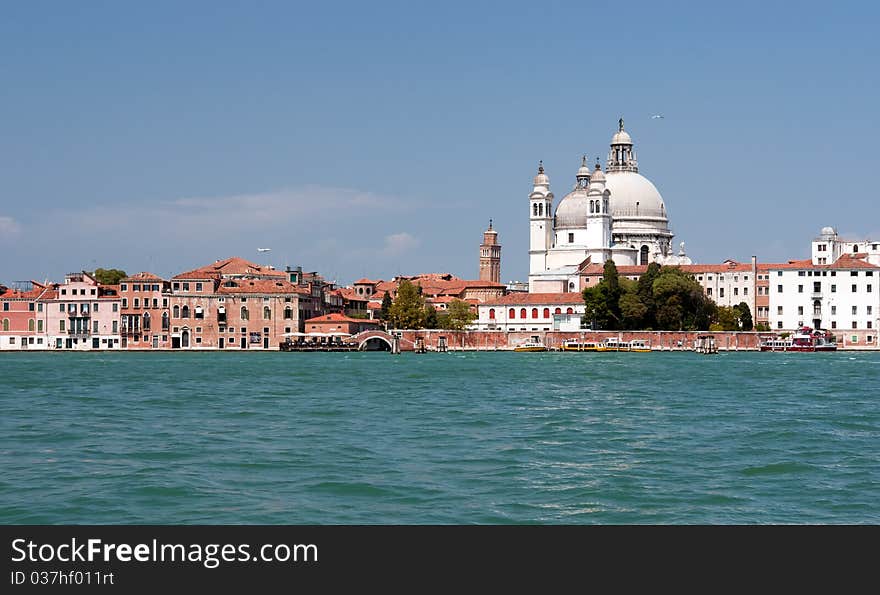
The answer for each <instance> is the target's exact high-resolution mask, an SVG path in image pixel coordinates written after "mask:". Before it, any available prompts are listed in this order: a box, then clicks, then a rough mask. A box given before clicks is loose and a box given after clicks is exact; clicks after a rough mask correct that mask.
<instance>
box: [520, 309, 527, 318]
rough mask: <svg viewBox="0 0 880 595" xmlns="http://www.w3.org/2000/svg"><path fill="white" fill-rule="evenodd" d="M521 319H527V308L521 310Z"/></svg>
mask: <svg viewBox="0 0 880 595" xmlns="http://www.w3.org/2000/svg"><path fill="white" fill-rule="evenodd" d="M519 317H520V318H525V317H526V309H525V308H520V311H519Z"/></svg>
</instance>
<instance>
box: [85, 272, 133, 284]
mask: <svg viewBox="0 0 880 595" xmlns="http://www.w3.org/2000/svg"><path fill="white" fill-rule="evenodd" d="M89 275H91V276H92V277H94V278H95V280H96V281H97V282H98V283H100V284H101V285H117V284H118V283H119V282H120V281H122V280H123V279H125V278H126V277H128V275H126V274H125V271H123V270H122V269H95V272H94V273H89Z"/></svg>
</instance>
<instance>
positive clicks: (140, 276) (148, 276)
mask: <svg viewBox="0 0 880 595" xmlns="http://www.w3.org/2000/svg"><path fill="white" fill-rule="evenodd" d="M143 280H148V281H164V280H165V279H163V278H162V277H159V276H158V275H154V274H153V273H148V272H146V271H143V272H140V273H136V274H134V275H131V276H130V277H126V278H125V279H123V281H143Z"/></svg>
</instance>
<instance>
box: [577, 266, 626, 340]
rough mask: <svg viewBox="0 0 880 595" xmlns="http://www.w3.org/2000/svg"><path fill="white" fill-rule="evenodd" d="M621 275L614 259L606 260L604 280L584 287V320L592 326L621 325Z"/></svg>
mask: <svg viewBox="0 0 880 595" xmlns="http://www.w3.org/2000/svg"><path fill="white" fill-rule="evenodd" d="M621 291H622V290H621V287H620V277H619V275H618V273H617V266H615V264H614V261H613V260H606V261H605V269H604V272H603V274H602V280H601V281H599V283H598V285H594V286H593V287H587V288H586V289H584V292H583V296H584V308H585V309H584V320H586V321H588V322H589V323H590V326H591V328H595V329H605V330H615V329H618V328H620V327H621V317H620V295H621Z"/></svg>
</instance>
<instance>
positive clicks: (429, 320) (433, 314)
mask: <svg viewBox="0 0 880 595" xmlns="http://www.w3.org/2000/svg"><path fill="white" fill-rule="evenodd" d="M438 316H439V315H438V313H437V310H435V309H434V306H432V305H431V304H425V311H424V314H423V317H422V328H442V327H441V326H440V320H439V317H438Z"/></svg>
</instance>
